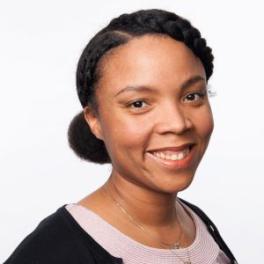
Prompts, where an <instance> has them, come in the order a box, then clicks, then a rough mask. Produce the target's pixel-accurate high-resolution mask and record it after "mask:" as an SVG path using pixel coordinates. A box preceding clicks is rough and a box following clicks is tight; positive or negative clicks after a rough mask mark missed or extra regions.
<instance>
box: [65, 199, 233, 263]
mask: <svg viewBox="0 0 264 264" xmlns="http://www.w3.org/2000/svg"><path fill="white" fill-rule="evenodd" d="M181 204H182V205H183V206H184V207H185V208H186V210H188V212H190V214H191V216H192V217H193V220H194V223H195V227H196V235H195V239H194V241H193V243H192V244H191V245H190V246H189V247H187V248H180V249H159V248H154V247H150V246H146V245H144V244H141V243H139V242H138V241H136V240H134V239H132V238H131V237H129V236H127V235H125V234H123V233H122V232H121V231H119V230H118V229H117V228H115V227H114V226H112V225H111V224H109V223H108V222H107V221H106V220H104V219H103V218H102V217H100V216H99V215H98V214H96V213H95V212H93V211H92V210H90V209H88V208H86V207H83V206H81V205H78V204H75V203H70V204H67V205H66V209H67V210H68V211H69V213H70V214H71V215H72V216H73V218H74V219H75V220H76V221H77V223H78V224H79V225H80V226H81V227H82V229H83V230H84V231H85V232H87V233H88V234H89V235H90V236H91V237H92V238H93V239H94V240H95V241H96V242H97V243H98V244H100V245H101V246H102V247H103V248H104V249H105V250H107V251H108V252H109V253H110V254H111V255H113V256H115V257H119V258H122V259H123V263H124V264H149V263H151V264H182V263H184V262H186V263H189V262H188V261H189V259H190V261H191V263H195V264H226V263H230V261H229V259H228V258H227V257H226V255H225V254H224V252H223V251H222V250H221V249H220V248H219V246H218V245H217V243H216V242H215V241H214V239H213V238H212V236H211V235H210V234H209V233H208V231H207V229H206V226H205V224H204V223H203V222H202V220H201V219H200V218H199V216H197V215H196V214H195V213H194V212H193V211H192V210H191V209H190V208H188V207H187V206H186V205H184V204H183V203H181ZM109 238H110V239H109Z"/></svg>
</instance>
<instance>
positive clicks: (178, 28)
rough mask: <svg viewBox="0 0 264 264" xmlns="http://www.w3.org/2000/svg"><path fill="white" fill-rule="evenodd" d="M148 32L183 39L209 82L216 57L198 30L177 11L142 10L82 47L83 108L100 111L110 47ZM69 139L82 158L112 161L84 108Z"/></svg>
mask: <svg viewBox="0 0 264 264" xmlns="http://www.w3.org/2000/svg"><path fill="white" fill-rule="evenodd" d="M146 34H163V35H167V36H170V37H171V38H173V39H175V40H177V41H181V42H184V43H185V45H186V46H187V47H189V48H190V49H191V50H192V52H193V53H194V54H195V55H196V56H197V57H198V58H199V59H200V60H201V62H202V64H203V67H204V69H205V73H206V79H207V81H208V79H209V78H210V76H211V75H212V73H213V59H214V57H213V55H212V50H211V48H210V47H208V46H207V45H206V40H205V39H204V38H202V37H201V34H200V32H199V30H198V29H196V28H194V27H193V26H192V25H191V23H190V22H189V21H188V20H186V19H184V18H183V17H180V16H179V15H176V14H175V13H172V12H168V11H165V10H160V9H147V10H139V11H136V12H133V13H130V14H122V15H120V16H119V17H117V18H114V19H112V20H111V21H110V23H109V24H108V25H107V26H106V27H105V28H103V29H102V30H100V31H99V32H98V33H97V34H96V35H95V36H94V37H93V38H92V39H91V40H90V41H89V43H88V44H87V46H86V47H85V49H84V50H83V52H82V54H81V57H80V59H79V62H78V66H77V73H76V86H77V93H78V97H79V100H80V102H81V105H82V107H83V108H84V107H86V106H90V107H91V109H92V111H93V112H94V113H95V114H98V103H97V101H96V96H95V90H96V84H97V82H98V80H99V78H100V68H101V66H100V62H101V61H102V60H100V59H101V58H102V57H103V56H104V55H105V54H106V53H107V52H109V51H110V50H111V49H113V48H115V47H117V46H120V45H122V44H125V43H127V42H129V40H130V39H132V38H134V37H138V36H143V35H146ZM68 142H69V145H70V147H71V148H72V150H73V151H74V152H75V153H76V154H77V156H79V157H80V158H81V159H84V160H87V161H90V162H95V163H99V164H104V163H111V159H110V157H109V155H108V152H107V150H106V147H105V144H104V141H103V140H100V139H98V138H97V137H95V135H94V134H93V133H92V131H91V129H90V127H89V125H88V123H87V122H86V121H85V118H84V112H83V111H81V112H80V113H79V114H77V115H76V116H75V117H74V118H73V120H72V121H71V123H70V125H69V128H68Z"/></svg>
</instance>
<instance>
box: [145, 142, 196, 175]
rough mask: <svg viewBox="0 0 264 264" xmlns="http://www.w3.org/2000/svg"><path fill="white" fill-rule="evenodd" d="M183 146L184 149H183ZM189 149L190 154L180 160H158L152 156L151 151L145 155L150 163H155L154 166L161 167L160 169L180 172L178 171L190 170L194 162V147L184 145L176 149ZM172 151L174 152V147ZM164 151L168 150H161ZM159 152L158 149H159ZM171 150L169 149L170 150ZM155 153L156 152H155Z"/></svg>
mask: <svg viewBox="0 0 264 264" xmlns="http://www.w3.org/2000/svg"><path fill="white" fill-rule="evenodd" d="M183 146H184V147H183ZM187 146H188V147H189V148H190V152H189V154H188V155H187V156H186V157H185V158H184V159H182V160H164V159H160V158H158V157H156V156H154V155H153V154H152V153H151V152H153V151H152V150H151V151H148V152H147V153H146V155H147V157H149V158H150V159H151V160H152V161H154V162H155V164H158V165H159V166H161V167H162V168H166V169H169V170H180V169H187V168H190V167H191V166H192V164H193V162H194V157H195V145H194V144H192V145H190V144H184V145H182V146H180V147H177V149H176V150H178V151H179V150H182V149H185V148H186V147H187ZM173 148H174V149H173V150H174V151H175V147H173ZM164 149H166V150H168V148H163V150H164ZM159 150H160V149H159ZM170 150H171V149H170ZM155 151H156V150H155Z"/></svg>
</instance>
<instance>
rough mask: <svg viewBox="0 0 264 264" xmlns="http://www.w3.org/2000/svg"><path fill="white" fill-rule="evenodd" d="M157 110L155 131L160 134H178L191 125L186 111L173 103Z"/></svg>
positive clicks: (187, 129) (188, 128)
mask: <svg viewBox="0 0 264 264" xmlns="http://www.w3.org/2000/svg"><path fill="white" fill-rule="evenodd" d="M159 112H160V113H159V115H158V116H159V120H158V122H157V128H156V131H157V132H158V133H160V134H164V133H174V134H178V135H180V134H184V133H185V132H186V131H189V130H190V129H191V128H192V127H193V124H192V121H191V119H190V118H189V117H188V115H187V113H186V112H185V111H184V109H181V107H180V106H178V105H175V103H174V104H171V105H167V106H166V107H164V108H163V110H160V111H159Z"/></svg>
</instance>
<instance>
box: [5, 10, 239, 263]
mask: <svg viewBox="0 0 264 264" xmlns="http://www.w3.org/2000/svg"><path fill="white" fill-rule="evenodd" d="M212 62H213V55H212V53H211V48H209V47H208V46H207V45H206V41H205V39H204V38H202V37H201V35H200V32H199V31H198V30H197V29H196V28H194V27H193V26H192V25H191V24H190V22H189V21H187V20H186V19H184V18H182V17H180V16H177V15H176V14H174V13H171V12H167V11H164V10H157V9H152V10H140V11H137V12H134V13H131V14H123V15H121V16H119V17H117V18H115V19H113V20H112V21H111V22H110V23H109V25H108V26H106V27H105V28H103V29H102V30H101V31H99V32H98V33H97V34H96V35H95V36H94V37H93V38H92V39H91V40H90V42H89V43H88V45H87V46H86V48H85V49H84V51H83V53H82V55H81V58H80V60H79V64H78V69H77V91H78V96H79V99H80V102H81V104H82V107H83V111H82V112H81V113H80V114H78V115H77V116H76V117H75V118H74V119H73V121H72V122H71V125H70V127H69V131H68V132H69V133H68V135H69V143H70V146H71V148H72V149H73V150H74V151H75V153H76V154H77V155H78V156H79V157H81V158H82V159H85V160H87V161H91V162H95V163H99V164H104V163H111V165H112V171H111V174H110V177H109V178H108V180H107V181H106V182H105V184H104V185H103V186H101V187H100V188H98V189H97V190H95V191H94V192H93V193H91V194H89V195H87V196H86V197H84V198H83V199H81V200H80V201H78V202H76V203H72V204H65V205H63V206H62V207H60V208H59V209H58V210H57V211H56V212H55V213H53V214H52V215H50V216H48V217H46V218H45V219H44V220H43V221H41V223H40V224H39V225H38V227H37V228H36V229H35V230H34V231H33V232H32V233H31V234H29V235H28V236H27V237H26V238H25V239H24V240H23V241H22V242H21V244H20V245H19V246H18V247H17V249H16V250H15V251H14V252H13V254H12V255H11V256H10V257H9V259H8V260H7V261H6V262H5V263H32V264H33V263H38V264H42V263H131V264H132V263H152V264H153V263H159V264H160V263H237V262H236V260H235V258H234V256H233V255H232V253H231V251H230V250H229V248H228V247H227V245H226V244H225V242H224V240H223V239H222V238H221V236H220V234H219V232H218V231H217V228H216V227H215V225H214V224H213V223H212V221H211V220H210V219H209V218H208V217H207V216H206V214H205V213H203V212H202V211H201V210H200V209H199V208H198V207H197V206H194V205H193V204H191V203H188V202H187V201H184V200H182V199H180V198H179V197H178V193H179V192H180V191H182V190H184V189H186V188H187V187H188V186H189V185H190V184H191V182H192V180H193V177H194V174H195V171H196V169H197V167H198V165H199V163H200V161H201V159H202V157H203V155H204V153H205V151H206V148H207V145H208V142H209V139H210V136H211V133H212V131H213V126H214V125H213V117H212V112H211V108H210V104H209V100H208V91H207V82H208V80H209V78H210V76H211V75H212V72H213V63H212ZM94 176H95V175H94Z"/></svg>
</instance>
